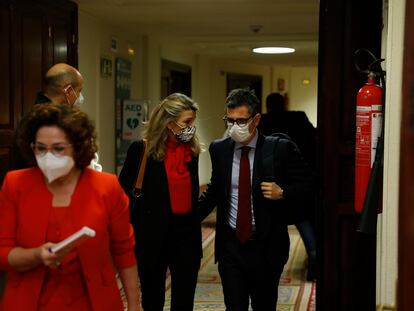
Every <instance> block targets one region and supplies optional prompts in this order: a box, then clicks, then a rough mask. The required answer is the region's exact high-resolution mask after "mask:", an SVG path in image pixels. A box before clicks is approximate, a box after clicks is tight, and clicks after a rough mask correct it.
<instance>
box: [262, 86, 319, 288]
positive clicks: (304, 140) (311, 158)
mask: <svg viewBox="0 0 414 311" xmlns="http://www.w3.org/2000/svg"><path fill="white" fill-rule="evenodd" d="M286 108H287V107H286V102H285V98H284V97H283V96H282V95H281V94H280V93H271V94H269V95H268V96H267V97H266V109H267V113H266V114H264V115H262V118H261V120H260V123H259V125H258V129H259V131H260V133H262V134H264V135H272V134H273V133H279V132H280V133H284V134H287V135H289V137H290V138H291V139H292V140H293V141H294V142H295V143H296V144H297V145H298V147H299V149H300V151H301V154H302V155H303V157H304V158H305V160H306V161H307V163H308V164H309V165H310V166H311V167H312V169H315V162H316V158H315V157H316V150H315V149H316V129H315V128H314V127H313V125H312V123H311V122H309V119H308V117H307V116H306V113H305V112H304V111H289V110H287V109H286ZM308 199H309V200H308V202H306V203H305V205H306V208H305V209H303V212H302V213H300V214H301V217H299V218H298V219H296V222H295V225H296V228H297V229H298V230H299V233H300V236H301V237H302V240H303V243H304V244H305V248H306V253H307V255H308V263H307V270H308V273H307V276H306V278H307V279H308V281H313V280H315V279H316V276H317V273H316V237H315V233H314V231H315V230H314V229H315V228H316V195H314V196H312V197H309V198H308Z"/></svg>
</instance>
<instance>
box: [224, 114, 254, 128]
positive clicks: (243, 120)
mask: <svg viewBox="0 0 414 311" xmlns="http://www.w3.org/2000/svg"><path fill="white" fill-rule="evenodd" d="M252 118H253V117H249V118H240V119H232V118H228V117H227V116H224V117H223V121H224V125H225V126H228V127H229V126H233V125H234V123H236V124H237V125H238V126H240V127H245V126H247V125H249V123H250V120H251V119H252Z"/></svg>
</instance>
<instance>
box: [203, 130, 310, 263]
mask: <svg viewBox="0 0 414 311" xmlns="http://www.w3.org/2000/svg"><path fill="white" fill-rule="evenodd" d="M263 142H264V136H263V135H261V134H259V136H258V140H257V145H256V152H255V158H254V167H253V177H252V196H253V211H254V217H255V222H256V233H255V238H256V239H257V240H258V241H259V243H261V245H262V246H263V247H264V249H265V253H266V255H267V256H269V260H271V261H273V262H274V261H278V262H280V263H281V264H284V263H285V262H286V261H287V259H288V255H289V235H288V232H287V225H286V224H285V223H284V222H283V219H282V214H283V212H284V209H286V208H287V205H286V202H288V200H297V199H299V198H303V197H306V196H309V195H311V191H312V186H311V180H312V179H311V173H310V171H309V168H308V167H307V165H306V163H305V162H304V161H303V158H302V157H301V155H300V153H299V151H298V150H297V149H296V147H295V146H294V145H293V144H292V143H291V142H289V141H288V140H285V139H281V140H280V142H279V144H286V145H285V146H284V148H283V150H285V153H286V154H281V153H276V154H275V157H274V158H275V163H274V167H275V179H276V180H275V182H276V183H277V184H278V185H280V186H281V187H282V188H283V190H284V197H285V199H284V200H276V201H274V200H268V199H265V198H264V197H263V195H262V192H261V189H260V183H261V182H262V181H264V177H265V176H263V173H262V172H263V168H262V146H263ZM234 146H235V143H234V141H233V140H232V139H231V138H224V139H220V140H216V141H214V142H213V143H211V145H210V148H209V151H210V157H211V163H212V176H211V181H210V183H209V184H208V187H207V189H206V190H205V191H204V193H203V194H202V195H201V197H200V199H199V216H200V218H201V219H204V218H205V217H206V216H207V215H208V214H209V213H210V212H211V210H212V209H214V207H216V206H217V225H216V241H215V243H216V244H215V256H216V261H217V260H220V252H221V248H222V244H223V238H224V230H225V229H226V228H225V227H226V226H227V219H228V213H229V206H230V203H229V202H230V186H231V174H232V172H231V170H232V163H233V153H234Z"/></svg>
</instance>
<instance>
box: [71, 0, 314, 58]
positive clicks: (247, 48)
mask: <svg viewBox="0 0 414 311" xmlns="http://www.w3.org/2000/svg"><path fill="white" fill-rule="evenodd" d="M78 3H79V9H80V10H82V11H84V12H87V13H89V14H90V15H93V16H96V17H97V18H99V19H103V20H105V21H106V22H107V23H110V24H112V25H114V26H116V27H118V28H121V29H125V30H128V32H133V33H136V34H139V35H149V36H152V37H155V38H157V39H159V40H161V41H162V42H167V44H169V45H174V46H178V47H180V48H182V49H183V50H188V51H191V52H195V53H199V54H207V55H211V56H215V57H225V58H231V59H234V60H242V61H247V62H255V63H266V64H274V65H283V64H293V65H309V64H312V65H313V64H316V63H317V52H318V51H317V50H318V23H319V1H318V0H79V1H78ZM254 25H260V26H259V27H255V26H254ZM253 28H261V29H260V30H258V31H257V32H254V31H253V30H252V29H253ZM269 45H273V46H274V45H276V46H287V47H293V48H295V49H296V52H295V53H293V54H285V55H258V54H253V53H252V52H251V48H253V47H257V46H269Z"/></svg>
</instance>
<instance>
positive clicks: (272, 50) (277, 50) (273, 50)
mask: <svg viewBox="0 0 414 311" xmlns="http://www.w3.org/2000/svg"><path fill="white" fill-rule="evenodd" d="M252 51H253V53H258V54H288V53H293V52H295V49H293V48H286V47H276V46H267V47H259V48H254V49H253V50H252Z"/></svg>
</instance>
